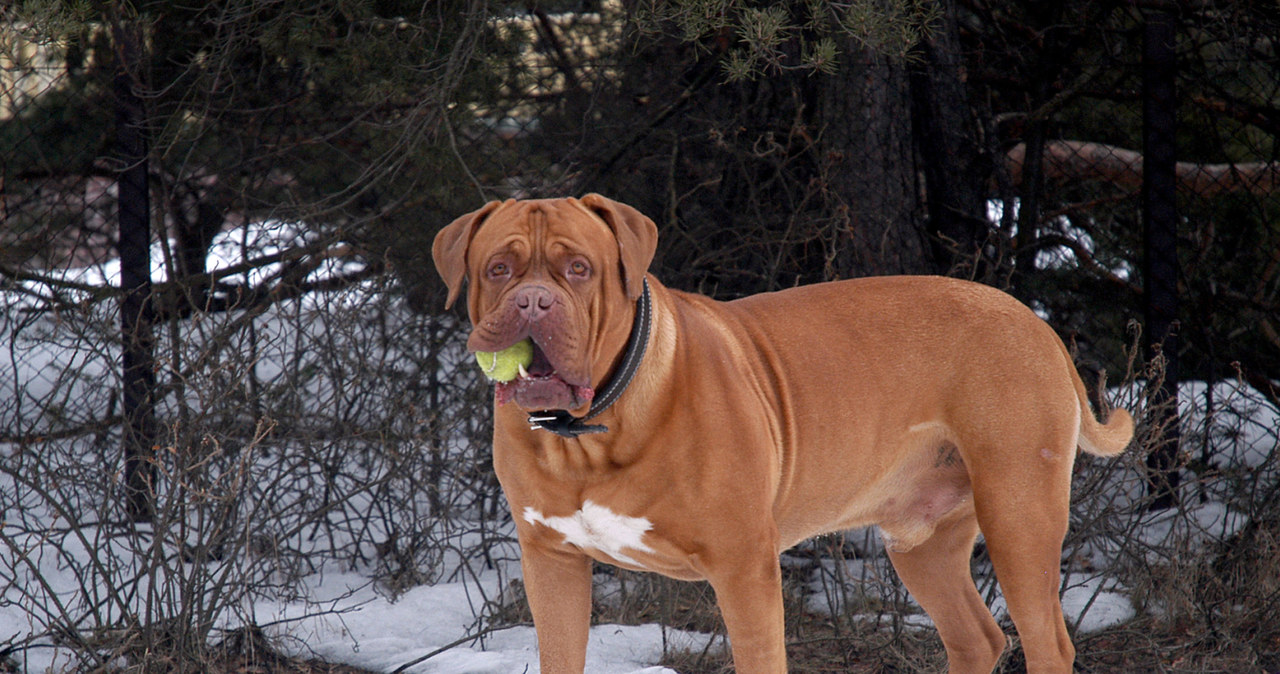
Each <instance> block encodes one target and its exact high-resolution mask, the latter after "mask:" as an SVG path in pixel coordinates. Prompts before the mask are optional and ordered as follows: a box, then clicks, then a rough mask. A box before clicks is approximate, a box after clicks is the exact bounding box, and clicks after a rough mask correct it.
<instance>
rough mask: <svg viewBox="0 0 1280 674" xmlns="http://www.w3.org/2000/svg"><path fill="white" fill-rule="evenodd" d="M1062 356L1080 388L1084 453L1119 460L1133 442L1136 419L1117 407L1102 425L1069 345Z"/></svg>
mask: <svg viewBox="0 0 1280 674" xmlns="http://www.w3.org/2000/svg"><path fill="white" fill-rule="evenodd" d="M1062 355H1063V356H1064V357H1065V358H1066V359H1067V367H1068V368H1070V370H1071V379H1072V382H1073V383H1074V384H1075V387H1076V398H1077V399H1079V401H1080V440H1079V443H1080V449H1082V450H1084V451H1085V452H1088V453H1089V454H1093V455H1094V456H1116V455H1117V454H1120V453H1122V452H1124V450H1125V448H1126V447H1128V446H1129V442H1130V441H1131V440H1133V416H1132V415H1131V414H1129V411H1128V410H1126V409H1124V408H1120V407H1117V408H1115V409H1113V410H1111V414H1110V415H1109V416H1108V417H1107V421H1106V423H1098V420H1097V419H1095V418H1094V416H1093V410H1092V409H1091V408H1090V407H1089V394H1088V392H1086V391H1085V388H1084V381H1082V380H1081V379H1080V373H1079V372H1078V371H1077V370H1076V367H1075V364H1074V363H1073V362H1072V361H1071V354H1070V353H1068V352H1067V347H1066V345H1063V346H1062Z"/></svg>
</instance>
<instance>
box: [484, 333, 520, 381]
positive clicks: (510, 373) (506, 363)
mask: <svg viewBox="0 0 1280 674" xmlns="http://www.w3.org/2000/svg"><path fill="white" fill-rule="evenodd" d="M532 362H533V342H531V341H529V340H527V339H522V340H520V341H518V342H516V343H515V344H512V345H511V346H508V347H507V348H505V349H503V350H501V351H477V352H476V363H478V364H479V365H480V370H481V371H482V372H484V376H486V377H488V378H490V379H492V380H494V381H502V382H507V381H511V380H512V379H515V378H516V375H518V374H520V368H523V367H529V364H530V363H532Z"/></svg>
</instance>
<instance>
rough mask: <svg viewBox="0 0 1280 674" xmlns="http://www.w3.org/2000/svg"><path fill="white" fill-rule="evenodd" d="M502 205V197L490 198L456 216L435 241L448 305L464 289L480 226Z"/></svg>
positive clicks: (433, 248)
mask: <svg viewBox="0 0 1280 674" xmlns="http://www.w3.org/2000/svg"><path fill="white" fill-rule="evenodd" d="M501 205H502V202H501V201H490V202H489V203H487V204H485V205H484V206H481V207H480V209H479V210H476V211H472V212H470V213H468V214H466V215H464V216H462V217H460V218H458V219H457V220H454V221H453V222H451V223H449V224H448V226H446V227H445V228H444V229H442V230H440V233H439V234H436V239H435V241H433V242H432V243H431V257H432V258H433V259H434V260H435V262H436V271H438V272H440V277H441V278H443V279H444V284H445V285H446V286H448V288H449V299H447V300H445V304H444V308H446V309H448V308H449V307H451V306H453V303H454V302H456V301H457V300H458V295H459V294H461V293H462V282H463V281H465V280H466V278H467V248H469V247H470V246H471V239H472V238H474V237H475V235H476V230H477V229H480V225H481V224H482V223H483V222H484V220H485V218H487V217H489V214H490V213H493V212H494V211H495V210H497V208H498V206H501Z"/></svg>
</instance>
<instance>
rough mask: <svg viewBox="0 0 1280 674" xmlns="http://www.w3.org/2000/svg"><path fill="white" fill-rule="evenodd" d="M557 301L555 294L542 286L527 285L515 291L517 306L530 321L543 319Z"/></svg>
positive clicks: (521, 313)
mask: <svg viewBox="0 0 1280 674" xmlns="http://www.w3.org/2000/svg"><path fill="white" fill-rule="evenodd" d="M555 301H556V298H555V295H552V294H551V291H550V290H548V289H546V288H544V287H542V286H525V287H523V288H520V289H519V290H517V291H516V293H515V303H516V308H518V309H519V310H520V315H521V316H523V317H524V318H525V320H527V321H529V322H530V323H534V322H537V321H540V320H542V319H543V317H545V316H546V315H547V314H548V313H549V312H550V311H551V307H552V305H554V304H555Z"/></svg>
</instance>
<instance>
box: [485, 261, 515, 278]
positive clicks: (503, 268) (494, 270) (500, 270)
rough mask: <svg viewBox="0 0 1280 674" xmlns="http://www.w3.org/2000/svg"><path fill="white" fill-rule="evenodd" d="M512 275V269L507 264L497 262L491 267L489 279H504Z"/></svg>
mask: <svg viewBox="0 0 1280 674" xmlns="http://www.w3.org/2000/svg"><path fill="white" fill-rule="evenodd" d="M510 273H511V267H508V266H507V263H506V262H495V263H493V264H492V265H491V266H490V267H489V278H502V277H503V276H507V275H509V274H510Z"/></svg>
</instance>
